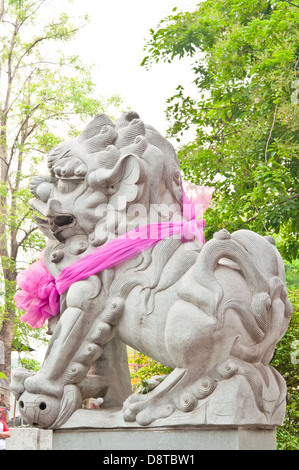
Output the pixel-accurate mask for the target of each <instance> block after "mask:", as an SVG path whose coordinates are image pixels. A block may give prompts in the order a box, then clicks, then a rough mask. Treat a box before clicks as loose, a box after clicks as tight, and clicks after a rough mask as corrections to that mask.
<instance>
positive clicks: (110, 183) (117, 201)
mask: <svg viewBox="0 0 299 470" xmlns="http://www.w3.org/2000/svg"><path fill="white" fill-rule="evenodd" d="M142 173H143V171H142V161H141V159H140V158H139V157H137V156H136V155H133V154H130V155H124V156H122V157H121V159H120V160H119V161H118V162H117V164H116V165H115V166H114V168H112V169H111V170H110V169H109V170H108V169H106V168H101V169H98V170H95V171H93V172H92V173H91V174H90V175H89V176H88V184H89V186H92V187H93V188H95V189H100V190H102V191H103V192H104V193H105V194H107V195H108V196H109V204H111V205H112V206H113V207H114V208H115V209H116V210H123V209H125V207H126V205H127V203H129V202H133V201H135V200H136V198H137V196H138V195H139V192H140V189H141V188H140V185H141V184H142V183H143V182H142V181H141V180H142Z"/></svg>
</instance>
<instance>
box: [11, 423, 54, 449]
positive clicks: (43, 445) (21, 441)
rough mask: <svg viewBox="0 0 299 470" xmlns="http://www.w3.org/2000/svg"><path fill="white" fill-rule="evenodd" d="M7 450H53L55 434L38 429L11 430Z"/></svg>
mask: <svg viewBox="0 0 299 470" xmlns="http://www.w3.org/2000/svg"><path fill="white" fill-rule="evenodd" d="M10 434H11V437H10V438H9V439H6V443H5V446H6V450H52V442H53V440H52V434H53V432H52V431H50V430H45V429H36V428H10Z"/></svg>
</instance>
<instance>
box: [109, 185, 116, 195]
mask: <svg viewBox="0 0 299 470" xmlns="http://www.w3.org/2000/svg"><path fill="white" fill-rule="evenodd" d="M107 193H108V194H110V195H111V194H115V193H116V186H115V185H114V184H110V186H109V187H108V189H107Z"/></svg>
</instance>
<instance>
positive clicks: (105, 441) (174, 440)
mask: <svg viewBox="0 0 299 470" xmlns="http://www.w3.org/2000/svg"><path fill="white" fill-rule="evenodd" d="M275 449H276V431H275V427H272V428H266V427H262V426H261V427H259V426H252V425H251V426H248V427H246V426H236V425H232V426H229V425H225V426H223V425H222V426H217V425H215V426H203V425H198V426H197V425H185V424H181V425H175V426H174V425H168V426H165V425H163V423H162V422H161V423H158V425H155V426H149V427H141V426H138V425H136V423H126V422H124V421H122V419H121V415H120V413H119V412H108V411H105V410H98V411H92V410H78V411H76V412H75V413H74V415H73V416H72V417H71V418H70V419H69V420H68V421H67V423H65V424H64V425H63V426H62V427H61V428H60V429H57V430H55V431H54V432H53V450H106V451H107V450H109V451H119V450H122V451H125V450H127V451H128V450H136V451H138V450H143V451H144V450H147V451H149V450H152V451H153V452H154V451H173V453H175V451H185V450H187V451H197V450H275ZM144 458H146V457H144Z"/></svg>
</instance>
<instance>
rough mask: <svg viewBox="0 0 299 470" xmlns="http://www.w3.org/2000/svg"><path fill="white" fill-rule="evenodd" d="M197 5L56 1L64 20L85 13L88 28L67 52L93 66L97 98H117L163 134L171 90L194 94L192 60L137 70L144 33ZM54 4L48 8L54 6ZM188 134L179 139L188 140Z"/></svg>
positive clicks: (193, 0) (159, 0)
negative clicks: (62, 12) (88, 20)
mask: <svg viewBox="0 0 299 470" xmlns="http://www.w3.org/2000/svg"><path fill="white" fill-rule="evenodd" d="M198 3H199V2H198V0H186V1H185V0H151V1H142V0H108V1H107V0H105V1H104V0H84V1H82V0H73V2H72V3H71V4H70V3H68V2H66V1H65V0H59V3H58V4H59V9H62V10H63V11H65V12H66V13H68V14H69V15H70V16H76V15H83V14H84V13H87V14H88V15H89V17H90V19H91V23H90V24H89V25H88V26H87V27H85V28H84V29H83V30H81V31H80V33H79V36H78V39H77V40H75V41H73V42H72V46H71V49H70V51H71V52H72V53H78V54H79V55H80V56H81V57H82V58H83V59H84V62H85V63H94V64H95V70H94V74H93V79H94V81H95V82H96V83H97V85H98V90H99V93H100V94H101V95H103V96H106V97H108V96H110V95H112V94H119V95H120V96H121V98H122V99H123V101H124V105H125V106H129V107H131V108H132V109H133V110H135V111H137V112H138V114H139V115H140V117H141V119H142V120H143V121H145V122H146V123H147V124H151V125H152V126H154V127H155V128H156V129H157V130H158V131H160V132H161V133H162V134H165V132H166V129H167V127H168V124H167V122H166V118H165V109H166V100H167V98H169V97H170V96H172V94H174V93H175V89H176V87H177V85H179V84H181V85H183V86H184V87H185V89H186V90H188V91H190V93H191V92H192V90H193V93H194V90H195V85H192V80H193V79H194V77H193V75H192V72H191V70H190V67H189V64H190V63H192V59H183V60H175V62H173V63H171V64H164V63H159V64H155V65H153V66H152V67H151V68H150V69H149V70H148V71H147V70H146V69H145V67H140V62H141V60H142V59H143V57H144V56H145V55H146V53H145V52H144V51H143V48H144V45H145V43H146V39H149V37H150V33H149V29H150V28H153V29H155V28H156V26H157V24H158V23H159V21H160V20H161V19H163V18H164V17H165V16H167V15H169V14H171V12H172V9H173V8H174V7H176V6H177V7H178V11H192V10H194V9H195V8H196V5H197V4H198ZM54 4H56V7H55V8H56V10H57V0H55V2H53V3H52V5H53V6H54ZM191 135H192V134H190V133H189V135H186V136H185V138H184V139H183V140H184V141H186V142H187V141H188V140H189V138H190V137H191ZM173 143H174V144H175V142H174V141H173Z"/></svg>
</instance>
